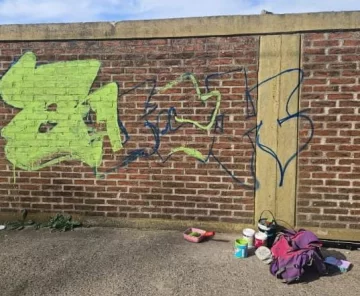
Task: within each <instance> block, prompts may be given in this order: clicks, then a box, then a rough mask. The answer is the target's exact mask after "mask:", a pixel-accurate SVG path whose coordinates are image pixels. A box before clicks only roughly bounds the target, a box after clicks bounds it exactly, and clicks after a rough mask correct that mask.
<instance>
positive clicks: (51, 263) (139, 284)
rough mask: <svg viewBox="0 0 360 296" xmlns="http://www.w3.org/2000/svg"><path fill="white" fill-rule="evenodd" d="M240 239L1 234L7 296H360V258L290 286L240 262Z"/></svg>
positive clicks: (100, 231) (1, 286)
mask: <svg viewBox="0 0 360 296" xmlns="http://www.w3.org/2000/svg"><path fill="white" fill-rule="evenodd" d="M235 238H236V235H229V234H217V235H216V237H215V239H217V240H216V241H215V240H213V241H209V242H205V243H202V244H193V243H189V242H186V241H184V240H183V238H182V235H181V233H179V232H174V231H140V230H134V229H109V228H91V229H78V230H76V231H73V232H66V233H50V232H49V230H46V229H43V230H40V231H34V230H22V231H11V232H8V231H0V270H1V272H2V275H1V277H0V295H1V296H11V295H14V296H18V295H24V296H25V295H51V296H57V295H71V296H77V295H81V296H82V295H86V296H90V295H94V296H101V295H105V296H107V295H109V296H110V295H121V296H131V295H136V296H148V295H149V296H151V295H156V296H161V295H167V296H172V295H221V296H227V295H231V296H233V295H234V296H235V295H252V296H257V295H259V296H264V295H277V296H280V295H301V296H305V295H312V296H313V295H319V296H332V295H334V296H335V295H336V296H338V295H342V294H343V295H344V294H346V295H347V296H350V295H357V296H358V295H360V251H346V250H337V251H336V250H331V251H332V252H333V253H337V254H338V255H340V253H342V254H343V255H344V256H346V257H347V258H348V260H350V261H352V262H353V263H354V267H353V269H352V270H351V271H350V272H348V273H346V274H341V275H336V276H332V277H322V278H320V279H317V280H313V281H311V282H309V283H301V284H295V285H291V286H287V285H284V284H282V283H280V282H279V281H277V280H276V279H275V278H274V277H273V276H271V275H270V273H269V270H268V266H266V265H263V263H261V262H260V261H258V259H257V258H256V257H255V256H252V257H250V258H247V259H235V258H234V257H233V250H232V245H233V241H234V239H235Z"/></svg>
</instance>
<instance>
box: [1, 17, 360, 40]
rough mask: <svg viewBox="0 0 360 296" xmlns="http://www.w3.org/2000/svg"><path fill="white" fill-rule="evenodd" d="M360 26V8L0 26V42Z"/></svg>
mask: <svg viewBox="0 0 360 296" xmlns="http://www.w3.org/2000/svg"><path fill="white" fill-rule="evenodd" d="M357 29H360V11H352V12H321V13H305V14H262V15H246V16H245V15H235V16H213V17H193V18H178V19H163V20H142V21H120V22H92V23H91V22H89V23H63V24H34V25H1V26H0V40H1V41H31V40H34V41H35V40H37V41H42V40H91V39H93V40H94V39H95V40H104V39H149V38H184V37H195V36H196V37H205V36H233V35H266V34H291V33H301V32H318V31H344V30H357Z"/></svg>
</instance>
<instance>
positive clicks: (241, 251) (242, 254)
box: [234, 238, 248, 258]
mask: <svg viewBox="0 0 360 296" xmlns="http://www.w3.org/2000/svg"><path fill="white" fill-rule="evenodd" d="M234 256H235V258H246V257H247V256H248V242H247V240H246V239H244V238H240V239H237V240H235V245H234Z"/></svg>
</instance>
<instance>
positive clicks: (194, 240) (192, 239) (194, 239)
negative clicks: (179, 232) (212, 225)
mask: <svg viewBox="0 0 360 296" xmlns="http://www.w3.org/2000/svg"><path fill="white" fill-rule="evenodd" d="M191 233H198V234H200V236H193V235H190V234H191ZM214 235H215V232H214V231H205V230H202V229H199V228H188V229H186V230H185V231H184V239H186V240H187V241H189V242H192V243H200V242H201V241H202V240H203V239H204V238H206V237H212V236H214Z"/></svg>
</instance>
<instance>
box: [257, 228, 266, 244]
mask: <svg viewBox="0 0 360 296" xmlns="http://www.w3.org/2000/svg"><path fill="white" fill-rule="evenodd" d="M266 240H267V235H266V233H264V232H260V231H259V232H256V233H255V248H259V247H263V246H266Z"/></svg>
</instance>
